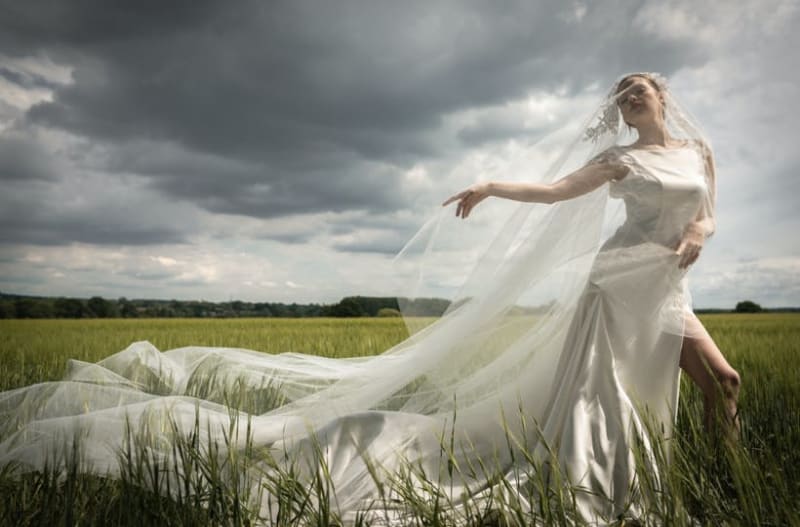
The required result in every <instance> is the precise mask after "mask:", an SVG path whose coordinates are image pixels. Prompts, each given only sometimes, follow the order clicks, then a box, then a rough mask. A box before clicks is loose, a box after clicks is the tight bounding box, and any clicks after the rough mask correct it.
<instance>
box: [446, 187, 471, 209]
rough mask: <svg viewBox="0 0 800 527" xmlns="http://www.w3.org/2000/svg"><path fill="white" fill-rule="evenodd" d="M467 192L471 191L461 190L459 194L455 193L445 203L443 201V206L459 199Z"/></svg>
mask: <svg viewBox="0 0 800 527" xmlns="http://www.w3.org/2000/svg"><path fill="white" fill-rule="evenodd" d="M467 192H469V191H467V190H464V191H462V192H459V193H458V194H453V195H452V196H450V197H449V198H447V199H446V200H445V202H444V203H442V207H444V206H446V205H449V204H451V203H453V202H454V201H455V200H457V199H461V198H462V197H463V196H464V194H466V193H467Z"/></svg>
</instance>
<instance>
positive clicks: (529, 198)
mask: <svg viewBox="0 0 800 527" xmlns="http://www.w3.org/2000/svg"><path fill="white" fill-rule="evenodd" d="M662 90H663V88H662V87H661V86H660V85H659V83H658V82H657V81H656V79H655V77H653V76H651V75H648V74H646V73H645V74H631V75H627V76H625V77H623V78H622V79H621V80H620V81H619V83H618V85H617V89H616V94H617V95H618V97H617V104H618V106H619V108H620V111H621V112H622V116H623V119H624V121H625V123H626V124H627V125H628V126H630V127H633V128H635V129H636V131H637V132H638V138H637V140H636V142H634V143H633V144H631V145H630V146H629V147H628V149H630V150H647V151H649V152H650V153H651V154H654V155H656V156H663V155H668V154H667V152H668V151H670V150H679V149H681V148H686V146H687V145H686V143H687V141H686V140H684V141H680V140H677V139H675V138H672V137H670V136H669V132H668V130H667V127H666V125H665V122H664V105H665V101H664V98H663V96H662V94H661V92H662ZM703 152H704V157H705V163H706V165H707V166H708V167H709V168H710V171H711V173H712V177H713V171H714V160H713V156H712V154H711V151H710V150H709V149H708V148H707V147H703ZM597 161H598V162H595V163H589V164H587V165H586V166H585V167H583V168H581V169H580V170H577V171H575V172H573V173H572V174H570V175H568V176H566V177H564V178H563V179H561V180H559V181H558V182H557V183H554V184H550V185H542V184H537V183H509V182H500V181H488V182H481V183H477V184H475V185H473V186H471V187H470V188H468V189H466V190H464V191H462V192H459V193H458V194H456V195H454V196H452V197H450V198H449V199H447V200H446V201H445V202H444V203H443V204H442V205H443V206H446V205H448V204H450V203H452V202H454V201H458V206H457V207H456V216H458V217H461V218H464V219H466V218H467V217H468V216H469V214H470V212H472V209H474V208H475V206H476V205H477V204H478V203H480V202H481V201H483V200H484V199H486V198H487V197H490V196H496V197H500V198H506V199H511V200H516V201H525V202H538V203H553V202H556V201H562V200H567V199H571V198H574V197H576V196H580V195H581V194H584V193H587V192H590V191H592V190H594V189H596V188H597V187H599V186H601V185H603V184H605V183H610V182H616V181H619V180H621V179H623V178H625V176H626V175H627V174H628V172H629V171H630V167H629V166H628V165H626V163H625V158H624V157H622V156H614V155H613V153H609V155H605V156H601V157H599V158H598V159H597ZM713 230H714V223H713V220H712V219H711V218H709V217H707V218H705V219H704V220H703V219H698V220H696V221H694V222H691V223H689V224H687V225H686V229H685V231H684V232H683V235H682V237H681V238H680V239H679V240H678V241H677V243H675V245H674V247H673V248H674V249H675V251H676V254H677V255H678V256H680V259H679V261H678V266H679V267H681V268H686V267H688V266H689V265H691V264H692V263H694V262H695V261H696V260H697V258H698V257H699V256H700V250H701V249H702V247H703V243H704V241H705V239H706V238H707V237H708V236H709V235H710V234H711V233H712V232H713ZM686 324H687V325H689V326H691V327H692V328H693V329H692V331H690V332H688V333H690V334H687V335H684V339H683V343H682V346H681V355H680V367H681V368H682V369H683V370H684V371H686V373H687V374H688V375H689V377H690V378H691V379H692V380H693V381H694V382H695V384H697V386H698V387H699V388H700V390H701V391H702V393H703V395H704V398H705V416H704V424H705V426H706V429H707V430H708V431H709V432H711V430H712V427H713V426H714V424H716V423H719V422H720V420H717V419H714V412H715V410H717V409H718V408H719V406H720V405H719V404H718V403H719V402H720V401H719V399H720V391H719V390H718V388H717V383H719V384H720V385H721V387H722V399H723V400H722V401H721V402H722V408H723V410H724V412H725V417H726V418H727V419H725V420H723V421H721V422H722V423H723V424H726V425H728V426H727V428H726V430H724V433H725V434H727V435H728V436H729V437H733V438H734V439H735V438H737V437H738V433H739V431H740V423H739V420H738V415H737V407H736V402H737V398H738V393H739V383H740V378H739V374H738V372H737V371H736V370H734V369H733V368H732V367H731V366H730V364H728V362H727V361H726V360H725V357H724V356H723V355H722V352H721V351H720V350H719V348H718V347H717V345H716V344H715V343H714V341H713V339H712V338H711V336H710V335H709V334H708V332H707V331H705V329H704V328H703V327H702V324H701V323H700V320H699V319H698V318H697V315H695V314H694V313H693V312H687V313H686ZM692 334H693V335H694V336H692Z"/></svg>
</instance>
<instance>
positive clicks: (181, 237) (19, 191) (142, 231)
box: [0, 181, 195, 245]
mask: <svg viewBox="0 0 800 527" xmlns="http://www.w3.org/2000/svg"><path fill="white" fill-rule="evenodd" d="M109 183H110V182H109ZM74 192H77V193H80V192H81V189H80V188H78V189H76V190H74V191H70V189H68V188H67V189H65V188H63V187H61V186H58V185H57V184H55V183H49V182H48V183H41V184H40V183H39V182H28V181H11V182H7V183H6V193H5V194H4V195H2V196H0V225H2V228H0V244H34V245H68V244H70V243H73V242H82V243H89V244H96V245H152V244H162V243H186V241H187V236H188V234H189V233H191V232H192V231H193V230H194V229H195V226H193V225H191V224H189V225H188V226H187V225H176V224H166V223H164V222H163V220H160V219H159V217H158V216H157V215H154V214H153V212H152V211H146V210H142V209H140V208H139V207H138V203H137V202H142V198H141V196H138V195H136V194H134V193H131V195H130V196H127V198H128V200H129V201H128V200H126V197H125V196H121V195H119V194H118V195H116V196H114V197H113V199H109V200H107V201H105V202H102V203H95V204H94V205H93V206H92V207H79V206H74V205H73V203H74V202H75V201H76V200H75V199H74V198H73V196H74ZM78 203H80V200H78Z"/></svg>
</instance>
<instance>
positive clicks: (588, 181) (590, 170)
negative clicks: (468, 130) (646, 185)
mask: <svg viewBox="0 0 800 527" xmlns="http://www.w3.org/2000/svg"><path fill="white" fill-rule="evenodd" d="M627 173H628V169H627V168H626V167H625V166H624V165H620V164H612V163H600V164H597V163H593V164H589V165H585V166H583V167H582V168H579V169H578V170H576V171H575V172H572V173H571V174H568V175H566V176H564V177H563V178H561V179H559V180H558V181H556V182H555V183H551V184H542V183H528V182H512V181H482V182H480V183H475V184H474V185H472V186H470V187H469V188H467V189H466V190H463V191H461V192H459V193H458V194H454V195H453V196H451V197H449V198H448V199H447V200H445V202H444V203H442V206H443V207H444V206H447V205H449V204H450V203H452V202H453V201H456V200H458V206H457V207H456V216H461V217H462V218H466V217H467V216H469V213H470V212H471V211H472V209H473V208H475V206H476V205H477V204H478V203H480V202H481V201H483V200H484V199H486V198H488V197H489V196H495V197H498V198H506V199H511V200H515V201H526V202H533V203H556V202H557V201H564V200H568V199H572V198H576V197H578V196H581V195H583V194H586V193H588V192H591V191H592V190H594V189H596V188H597V187H599V186H600V185H602V184H603V183H606V182H608V181H611V180H612V179H617V180H618V179H621V178H623V177H624V176H625V175H626V174H627Z"/></svg>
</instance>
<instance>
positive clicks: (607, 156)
mask: <svg viewBox="0 0 800 527" xmlns="http://www.w3.org/2000/svg"><path fill="white" fill-rule="evenodd" d="M586 164H587V165H594V164H617V165H623V166H624V167H625V168H627V169H628V170H627V172H626V173H625V175H623V176H622V177H621V178H620V179H612V180H610V181H609V182H608V193H609V195H610V196H611V197H612V198H622V197H623V196H624V195H625V187H626V186H627V185H626V181H627V180H628V179H630V173H631V172H632V168H633V160H632V159H631V158H630V156H629V155H628V154H627V153H626V152H624V151H622V150H621V149H620V148H619V147H618V146H612V147H609V148H606V149H605V150H603V151H602V152H600V153H599V154H597V155H596V156H594V157H593V158H591V159H590V160H589V162H588V163H586Z"/></svg>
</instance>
